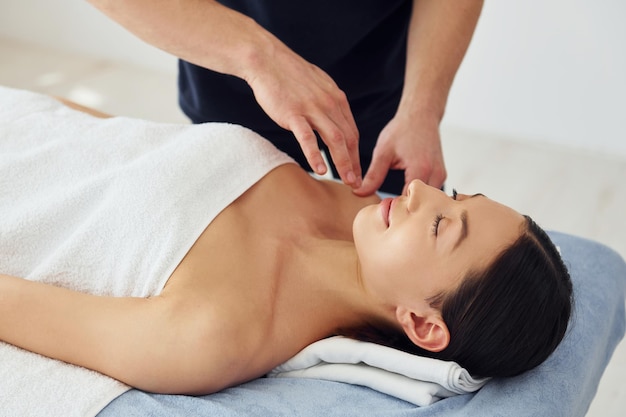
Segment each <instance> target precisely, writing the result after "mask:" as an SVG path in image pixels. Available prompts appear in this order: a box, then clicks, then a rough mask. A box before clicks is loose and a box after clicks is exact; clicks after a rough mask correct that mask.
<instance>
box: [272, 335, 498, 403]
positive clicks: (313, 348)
mask: <svg viewBox="0 0 626 417" xmlns="http://www.w3.org/2000/svg"><path fill="white" fill-rule="evenodd" d="M268 376H269V377H292V378H316V379H325V380H329V381H337V382H345V383H348V384H355V385H363V386H366V387H369V388H372V389H374V390H377V391H380V392H384V393H385V394H389V395H392V396H394V397H397V398H400V399H402V400H405V401H408V402H410V403H413V404H416V405H419V406H425V405H429V404H432V403H434V402H436V401H438V400H440V399H442V398H446V397H451V396H453V395H457V394H466V393H470V392H475V391H477V390H479V389H480V388H481V387H482V386H483V385H485V383H486V382H487V380H488V379H487V378H473V377H472V376H471V375H470V374H469V372H468V371H467V370H466V369H464V368H462V367H461V366H459V365H458V364H457V363H455V362H448V361H442V360H438V359H432V358H426V357H421V356H416V355H411V354H409V353H406V352H402V351H399V350H396V349H392V348H389V347H386V346H381V345H377V344H374V343H369V342H361V341H357V340H353V339H349V338H346V337H342V336H335V337H330V338H328V339H323V340H320V341H318V342H315V343H312V344H311V345H309V346H307V347H306V348H304V349H303V350H302V351H301V352H300V353H298V354H297V355H296V356H294V357H293V358H291V359H290V360H288V361H287V362H285V363H284V364H282V365H280V366H278V367H276V368H274V369H273V370H272V371H271V372H270V373H269V374H268Z"/></svg>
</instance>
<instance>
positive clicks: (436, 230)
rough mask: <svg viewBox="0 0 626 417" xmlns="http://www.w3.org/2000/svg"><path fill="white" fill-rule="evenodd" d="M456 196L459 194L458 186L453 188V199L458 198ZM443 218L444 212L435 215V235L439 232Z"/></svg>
mask: <svg viewBox="0 0 626 417" xmlns="http://www.w3.org/2000/svg"><path fill="white" fill-rule="evenodd" d="M456 196H457V192H456V188H453V189H452V199H453V200H456ZM443 219H444V215H443V214H437V216H435V220H434V221H433V235H435V236H437V232H438V230H439V222H441V221H442V220H443Z"/></svg>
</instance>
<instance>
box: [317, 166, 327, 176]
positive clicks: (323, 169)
mask: <svg viewBox="0 0 626 417" xmlns="http://www.w3.org/2000/svg"><path fill="white" fill-rule="evenodd" d="M316 171H317V173H318V174H320V175H324V174H325V173H326V165H324V164H318V165H317V169H316Z"/></svg>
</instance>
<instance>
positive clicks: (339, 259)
mask: <svg viewBox="0 0 626 417" xmlns="http://www.w3.org/2000/svg"><path fill="white" fill-rule="evenodd" d="M290 252H291V253H290V255H289V256H288V257H286V258H285V259H284V260H283V262H284V264H283V265H282V267H281V268H280V270H281V273H280V277H279V280H280V282H279V283H278V287H279V288H281V291H280V293H279V294H278V297H277V299H276V309H277V310H276V312H277V313H278V317H282V319H281V320H280V321H281V322H282V321H286V322H288V323H290V324H289V325H288V327H287V328H290V329H296V331H297V332H300V333H301V334H302V336H303V337H306V338H310V339H312V340H318V339H320V338H323V337H327V336H330V335H332V334H337V333H338V331H339V330H340V329H347V328H355V327H360V326H363V325H365V324H366V323H368V322H370V321H371V320H372V319H374V320H376V321H381V320H382V321H390V319H391V317H393V309H392V308H391V307H389V306H384V305H382V304H381V303H380V302H379V301H378V300H376V298H375V297H374V295H373V294H370V293H369V292H368V291H367V288H365V287H364V285H363V282H362V281H361V279H360V271H359V263H358V257H357V253H356V250H355V247H354V244H353V243H352V242H350V241H341V240H329V239H319V238H314V239H308V240H306V241H304V242H300V243H299V244H296V245H293V246H292V247H291V250H290ZM309 343H310V341H309Z"/></svg>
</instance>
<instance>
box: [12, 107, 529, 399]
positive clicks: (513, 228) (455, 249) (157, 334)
mask: <svg viewBox="0 0 626 417" xmlns="http://www.w3.org/2000/svg"><path fill="white" fill-rule="evenodd" d="M98 115H100V116H103V115H102V114H98ZM377 203H380V199H379V198H378V197H377V196H369V197H357V196H355V195H354V193H353V192H352V191H351V189H350V188H349V187H346V186H344V185H341V184H339V183H335V182H327V181H317V180H315V179H313V178H312V177H311V176H310V175H309V174H307V173H306V172H304V171H303V170H302V169H301V168H299V167H298V166H296V165H294V164H287V165H282V166H280V167H278V168H276V169H274V170H272V171H271V172H269V173H268V174H267V175H266V176H264V177H263V178H262V179H261V180H259V181H258V182H257V183H256V184H255V185H253V186H252V187H251V188H250V189H248V190H247V191H246V192H245V193H244V194H243V195H242V196H241V197H239V198H238V199H237V200H235V201H234V202H233V203H232V204H231V205H229V206H228V207H226V208H225V209H224V210H223V211H222V212H221V213H220V214H219V215H218V216H217V217H216V218H215V219H214V220H213V222H211V224H209V225H208V226H207V228H206V229H205V230H204V232H203V233H202V234H201V235H200V237H199V238H198V240H197V241H196V242H195V243H194V245H193V246H192V248H191V249H190V250H189V252H188V253H187V254H186V256H185V257H184V258H183V259H182V261H181V262H180V264H179V265H178V267H177V268H176V270H175V271H174V273H173V274H172V275H171V276H170V277H169V280H168V282H167V284H166V285H165V288H164V289H163V291H162V292H161V293H160V294H159V295H157V296H154V297H150V298H132V297H125V298H114V297H107V296H94V295H89V294H84V293H79V292H75V291H71V290H68V289H64V288H60V287H54V286H51V285H48V284H43V283H38V282H31V281H27V280H24V279H21V278H18V277H11V276H7V275H2V274H0V340H2V341H5V342H8V343H11V344H13V345H15V346H19V347H21V348H24V349H26V350H30V351H33V352H37V353H39V354H42V355H45V356H48V357H51V358H55V359H59V360H62V361H66V362H69V363H73V364H76V365H79V366H83V367H86V368H89V369H93V370H96V371H99V372H101V373H103V374H106V375H109V376H111V377H113V378H116V379H118V380H120V381H122V382H125V383H127V384H128V385H131V386H133V387H136V388H139V389H143V390H146V391H151V392H161V393H184V394H205V393H211V392H216V391H219V390H221V389H224V388H226V387H229V386H232V385H236V384H239V383H242V382H244V381H248V380H251V379H254V378H256V377H259V376H261V375H263V374H265V373H267V372H268V371H270V370H271V369H272V368H274V367H275V366H277V365H279V364H281V363H283V362H284V361H286V360H287V359H289V358H290V357H292V356H293V355H294V354H295V353H297V352H298V351H299V350H300V349H302V348H303V347H305V346H306V345H308V344H310V343H312V342H315V341H317V340H320V339H322V338H325V337H327V336H330V335H333V334H336V333H337V331H338V329H341V328H349V327H355V326H360V325H363V324H364V322H366V321H369V320H372V319H375V320H377V321H379V322H386V323H388V324H389V326H394V327H396V328H397V329H398V330H403V331H405V332H406V333H407V335H408V337H409V338H410V339H411V340H412V341H413V342H414V343H415V344H416V345H418V346H420V347H423V348H425V349H429V350H432V351H440V350H442V349H444V348H445V347H446V346H447V343H448V342H449V337H450V336H449V333H448V330H447V327H446V325H445V323H444V322H443V319H442V318H441V314H440V312H439V311H437V310H436V309H435V308H433V307H431V306H430V305H429V303H428V302H427V301H426V300H427V299H428V298H429V297H430V296H434V295H436V294H438V293H441V292H442V291H448V290H451V289H453V288H455V287H456V286H457V285H458V284H459V282H460V279H461V278H462V277H463V274H464V273H465V272H466V271H467V270H476V269H477V268H481V267H485V266H486V265H487V264H488V263H489V262H490V261H491V258H492V257H495V256H496V254H497V253H498V251H499V250H500V249H501V248H502V247H503V246H505V245H507V244H508V243H511V242H513V241H514V240H515V239H516V238H517V237H518V236H519V234H520V226H521V224H522V223H523V218H522V216H521V215H520V214H519V213H517V212H515V211H514V210H512V209H510V208H508V207H506V206H502V205H500V204H498V203H496V202H494V201H491V200H489V199H487V198H485V197H482V196H481V197H477V198H472V197H470V196H463V195H459V196H456V197H455V198H451V197H450V196H447V195H445V194H444V193H443V192H441V191H439V190H437V189H436V188H433V187H429V186H427V185H425V184H424V183H422V182H419V181H414V182H412V183H411V184H410V186H409V187H408V190H407V195H406V196H402V197H398V198H396V199H394V200H393V201H391V202H390V201H389V200H386V202H382V203H380V204H377ZM433 219H436V222H435V223H433ZM116 244H117V243H116Z"/></svg>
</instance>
